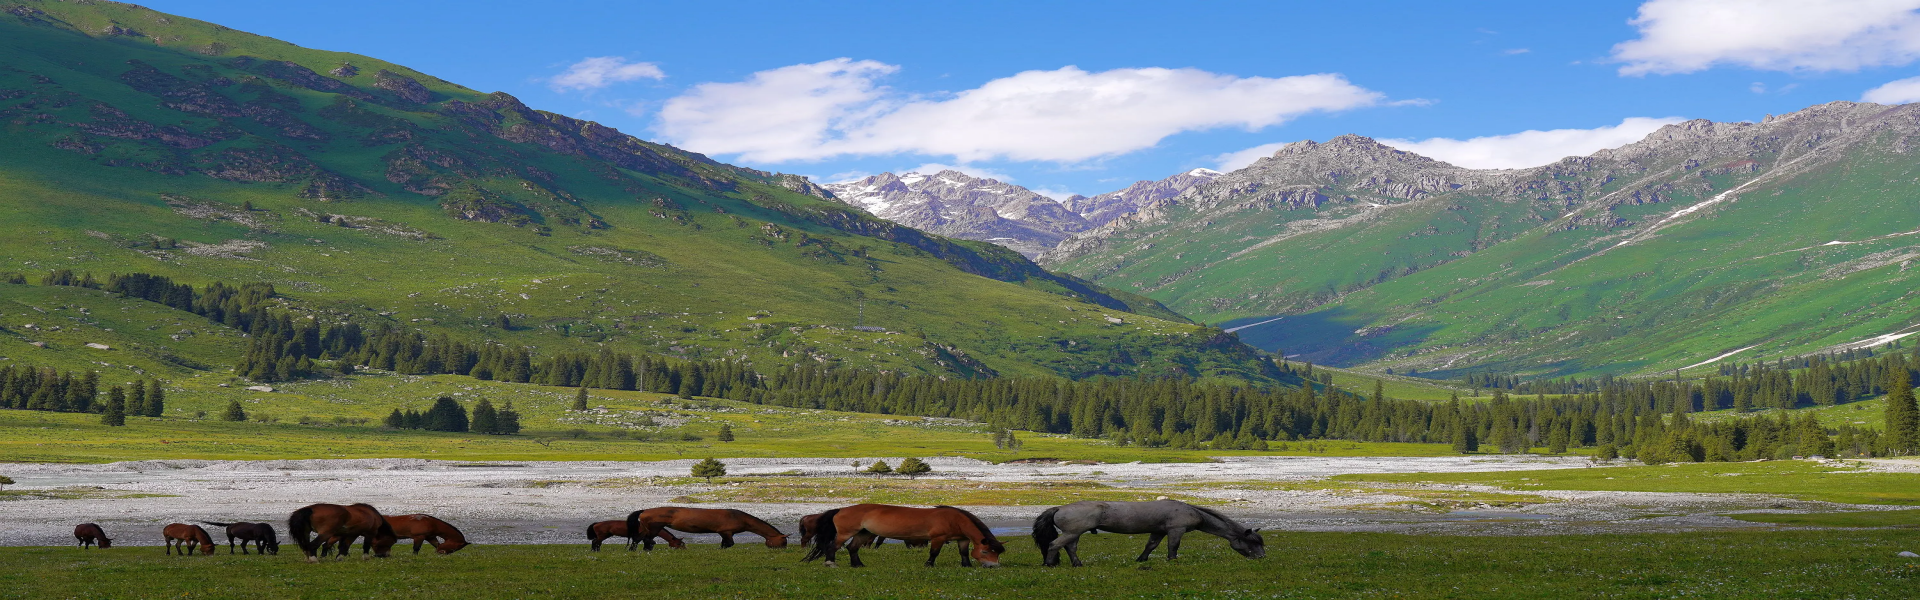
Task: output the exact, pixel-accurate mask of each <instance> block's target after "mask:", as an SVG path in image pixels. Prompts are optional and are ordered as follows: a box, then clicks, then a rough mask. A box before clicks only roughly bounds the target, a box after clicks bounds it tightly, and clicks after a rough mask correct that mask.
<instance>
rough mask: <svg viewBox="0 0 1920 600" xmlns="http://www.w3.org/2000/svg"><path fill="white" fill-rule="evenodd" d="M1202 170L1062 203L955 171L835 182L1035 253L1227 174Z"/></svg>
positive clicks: (848, 191)
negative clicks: (1143, 206) (1146, 205)
mask: <svg viewBox="0 0 1920 600" xmlns="http://www.w3.org/2000/svg"><path fill="white" fill-rule="evenodd" d="M1219 176H1220V173H1219V172H1218V171H1213V170H1210V169H1194V170H1191V171H1187V172H1185V173H1181V174H1178V175H1174V176H1172V177H1168V178H1166V179H1162V180H1159V181H1140V182H1136V183H1134V184H1133V185H1131V186H1128V187H1127V188H1126V189H1124V190H1119V191H1115V192H1108V193H1105V194H1100V195H1098V196H1093V197H1087V196H1080V195H1074V196H1072V197H1070V198H1068V199H1067V200H1066V201H1065V202H1058V201H1055V200H1054V199H1052V198H1049V197H1047V196H1044V195H1041V194H1039V193H1037V192H1034V191H1033V190H1029V189H1027V188H1024V187H1020V186H1017V185H1013V184H1010V183H1006V182H1002V181H1000V180H997V179H988V178H981V177H973V176H971V175H967V174H966V173H962V172H959V171H954V170H945V171H941V172H939V173H934V174H932V175H927V174H923V173H901V174H897V175H896V174H893V173H881V174H879V175H874V176H872V177H868V178H865V179H861V180H858V181H851V182H846V183H834V184H827V185H826V186H823V187H825V188H826V189H827V190H829V191H831V192H832V193H833V195H834V196H835V197H837V198H839V199H840V200H842V201H844V202H846V203H848V204H852V205H854V206H858V207H860V208H864V209H866V210H867V212H870V213H873V214H874V216H877V217H880V218H883V219H886V220H889V221H893V222H895V223H899V224H901V225H906V226H908V227H913V228H915V229H920V230H923V231H928V232H932V233H937V234H940V235H944V236H949V237H957V238H961V239H969V240H980V241H985V242H993V243H995V244H999V245H1002V246H1006V247H1008V248H1012V249H1014V250H1016V251H1019V252H1020V253H1021V254H1025V255H1027V256H1028V257H1035V256H1039V255H1041V254H1042V253H1043V252H1046V251H1048V250H1050V249H1052V248H1053V247H1054V246H1055V245H1057V244H1059V243H1060V241H1061V240H1063V239H1066V238H1067V236H1070V235H1073V234H1074V233H1078V232H1081V231H1086V230H1087V229H1088V228H1090V227H1093V226H1097V225H1103V224H1105V223H1107V222H1109V221H1112V220H1114V219H1115V218H1117V217H1119V216H1121V215H1124V214H1126V213H1129V212H1132V211H1134V210H1135V209H1137V208H1139V207H1140V206H1142V205H1145V204H1148V203H1151V202H1154V201H1158V200H1162V199H1165V198H1169V197H1172V196H1174V195H1176V194H1179V193H1180V192H1183V191H1186V190H1187V189H1190V188H1192V187H1194V186H1197V185H1201V184H1204V183H1207V182H1209V181H1212V180H1213V179H1214V178H1215V177H1219Z"/></svg>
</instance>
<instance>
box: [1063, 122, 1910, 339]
mask: <svg viewBox="0 0 1920 600" xmlns="http://www.w3.org/2000/svg"><path fill="white" fill-rule="evenodd" d="M1916 144H1920V105H1904V106H1883V105H1876V104H1865V103H1853V102H1835V103H1830V104H1824V105H1820V106H1815V107H1811V108H1808V109H1805V110H1801V111H1798V112H1795V113H1792V114H1787V115H1778V116H1769V117H1768V118H1766V119H1765V120H1763V121H1761V122H1758V123H1715V122H1710V121H1704V120H1695V121H1688V122H1684V123H1677V124H1674V125H1670V126H1667V127H1665V128H1662V129H1660V130H1659V131H1656V132H1654V133H1653V134H1651V135H1649V136H1648V137H1647V138H1646V139H1644V140H1641V141H1639V142H1636V143H1633V144H1629V145H1627V146H1623V147H1621V148H1617V149H1611V150H1604V151H1601V152H1597V153H1595V154H1593V155H1591V156H1584V157H1570V158H1566V159H1563V160H1561V161H1558V162H1555V163H1553V164H1549V165H1545V166H1541V167H1535V168H1530V169H1516V170H1475V169H1465V168H1460V167H1455V166H1452V165H1448V164H1446V163H1443V162H1439V161H1435V160H1432V159H1429V158H1426V157H1422V156H1418V155H1415V154H1411V153H1408V152H1403V151H1399V150H1395V149H1392V148H1389V147H1386V146H1384V145H1381V144H1378V143H1376V142H1374V141H1372V140H1370V139H1367V138H1364V137H1359V136H1341V137H1338V138H1334V139H1332V140H1328V141H1327V142H1324V143H1314V142H1300V143H1296V144H1291V145H1288V146H1286V147H1284V148H1282V149H1280V150H1279V151H1277V152H1275V153H1274V155H1273V156H1270V157H1267V158H1264V159H1261V160H1260V161H1259V162H1256V163H1255V164H1253V165H1251V166H1248V167H1247V168H1245V169H1242V170H1239V171H1235V172H1233V173H1228V174H1225V175H1222V176H1220V177H1218V178H1216V179H1214V180H1213V181H1212V182H1210V183H1207V184H1204V185H1200V186H1197V187H1193V188H1191V189H1188V190H1186V191H1185V192H1182V193H1180V194H1178V195H1175V196H1172V197H1168V198H1165V199H1161V200H1158V201H1154V202H1149V203H1147V204H1145V205H1143V206H1141V207H1140V208H1139V209H1138V210H1136V211H1134V212H1132V213H1130V214H1127V215H1124V216H1121V217H1119V218H1117V219H1114V220H1113V221H1111V222H1108V223H1106V224H1104V225H1100V226H1098V227H1095V228H1092V229H1089V230H1087V231H1084V232H1081V233H1078V234H1075V235H1074V236H1072V237H1071V238H1069V239H1067V240H1064V241H1063V242H1061V243H1060V244H1059V245H1058V246H1057V247H1056V248H1055V249H1054V250H1052V251H1050V252H1049V253H1047V254H1045V255H1043V256H1042V257H1041V261H1042V262H1043V264H1048V265H1050V266H1052V267H1054V268H1057V269H1062V270H1065V271H1067V272H1069V273H1073V274H1077V275H1080V276H1082V277H1087V278H1090V279H1093V280H1095V281H1098V282H1101V283H1104V284H1107V285H1110V286H1115V287H1120V288H1123V289H1133V290H1136V291H1139V292H1141V293H1144V294H1146V295H1148V296H1150V297H1153V298H1155V299H1158V300H1161V301H1162V302H1164V303H1166V304H1168V305H1169V306H1171V307H1173V308H1174V309H1176V310H1178V311H1180V312H1182V313H1183V314H1186V315H1188V316H1191V317H1194V318H1196V319H1200V320H1204V321H1210V322H1221V323H1225V324H1228V325H1237V324H1241V323H1256V322H1267V321H1270V320H1271V322H1270V323H1269V324H1266V325H1261V326H1259V327H1252V328H1248V329H1246V330H1243V331H1240V335H1241V336H1242V337H1243V338H1244V339H1248V340H1250V341H1254V342H1257V343H1259V344H1260V345H1263V346H1265V347H1268V348H1284V349H1285V350H1286V351H1288V352H1289V353H1299V354H1304V355H1306V356H1307V357H1308V358H1312V359H1315V360H1317V361H1319V362H1326V363H1330V364H1345V365H1362V366H1367V365H1372V366H1381V367H1386V366H1392V367H1396V368H1398V369H1400V370H1401V371H1403V372H1404V371H1406V370H1418V371H1441V372H1459V371H1464V370H1472V369H1483V370H1484V369H1501V370H1513V371H1531V372H1537V373H1579V372H1596V371H1606V372H1626V371H1635V370H1646V369H1663V368H1674V367H1687V366H1692V365H1695V364H1697V363H1699V362H1701V361H1706V360H1708V359H1711V358H1714V357H1717V356H1721V355H1722V354H1725V353H1727V352H1730V351H1734V350H1741V351H1742V352H1744V354H1739V355H1737V356H1738V358H1739V359H1753V358H1760V357H1768V356H1788V355H1794V354H1798V353H1806V352H1816V351H1820V350H1822V349H1825V348H1829V347H1835V346H1838V345H1843V344H1847V343H1851V342H1855V341H1858V340H1862V339H1868V338H1872V337H1874V336H1878V335H1882V334H1894V333H1896V332H1899V331H1902V330H1905V329H1906V328H1908V327H1910V326H1920V320H1917V319H1916V318H1915V317H1914V315H1917V314H1920V304H1916V300H1917V299H1920V295H1916V294H1915V293H1913V292H1911V290H1912V289H1914V285H1913V284H1914V283H1915V281H1916V274H1920V270H1914V269H1909V267H1910V266H1911V265H1912V263H1913V261H1915V260H1920V211H1915V210H1914V209H1913V207H1914V206H1916V205H1920V204H1917V202H1920V200H1916V198H1920V161H1916V160H1915V158H1916V156H1915V154H1914V152H1913V150H1914V148H1915V146H1916ZM1274 319H1277V320H1274Z"/></svg>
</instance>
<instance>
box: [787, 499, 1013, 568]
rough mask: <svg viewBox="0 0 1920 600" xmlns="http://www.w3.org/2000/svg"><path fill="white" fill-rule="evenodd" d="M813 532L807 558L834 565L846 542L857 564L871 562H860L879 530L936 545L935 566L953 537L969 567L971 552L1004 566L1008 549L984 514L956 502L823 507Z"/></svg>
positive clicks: (933, 549) (929, 563) (881, 533)
mask: <svg viewBox="0 0 1920 600" xmlns="http://www.w3.org/2000/svg"><path fill="white" fill-rule="evenodd" d="M813 535H814V537H813V551H812V552H808V553H807V557H806V558H805V559H802V560H808V561H811V560H813V559H816V558H820V557H822V556H825V557H826V558H827V566H829V567H831V566H835V565H834V562H833V554H834V552H835V551H836V550H838V549H839V548H840V547H841V546H845V547H846V548H847V556H848V557H850V559H851V562H852V565H853V566H855V567H863V566H866V565H863V564H861V563H860V548H862V547H864V546H866V545H868V544H870V543H872V541H873V538H874V537H877V536H885V537H889V538H893V539H896V540H901V541H906V542H926V543H927V544H928V546H930V549H929V550H928V551H927V566H929V567H931V566H933V561H934V559H936V558H939V557H940V547H941V546H944V545H946V543H947V542H957V543H959V544H960V566H963V567H971V566H973V562H972V561H971V560H969V558H968V557H969V556H971V557H972V558H977V559H980V564H981V566H987V567H998V566H1000V555H1001V554H1002V553H1005V552H1006V551H1007V548H1006V546H1004V545H1002V544H1001V543H1000V540H998V539H996V538H994V537H993V531H992V530H991V529H988V528H987V524H986V523H984V522H982V521H981V520H980V517H976V516H973V513H970V512H967V511H964V510H960V509H958V508H954V507H951V506H936V507H933V508H913V507H909V506H890V505H886V504H856V505H853V506H849V507H846V508H836V509H833V510H829V511H827V512H823V513H820V520H819V531H816V532H814V534H813Z"/></svg>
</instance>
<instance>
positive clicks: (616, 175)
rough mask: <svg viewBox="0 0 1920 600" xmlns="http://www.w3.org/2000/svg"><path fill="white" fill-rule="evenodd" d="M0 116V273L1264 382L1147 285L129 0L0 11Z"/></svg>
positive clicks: (984, 364)
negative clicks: (1117, 286)
mask: <svg viewBox="0 0 1920 600" xmlns="http://www.w3.org/2000/svg"><path fill="white" fill-rule="evenodd" d="M0 127H4V129H5V135H4V136H0V221H3V222H5V223H7V224H8V227H9V230H10V231H14V232H17V233H18V234H17V235H9V236H5V237H4V238H0V272H3V271H15V272H21V273H27V274H29V275H30V276H31V277H37V276H38V275H39V274H40V273H44V272H46V271H49V270H53V269H73V270H75V271H77V272H92V273H94V274H96V275H99V276H102V277H104V276H105V275H106V274H108V273H124V272H134V271H139V272H148V273H155V274H160V275H166V276H170V277H173V278H175V279H177V280H180V281H184V282H189V283H195V284H205V283H208V282H211V281H215V280H219V281H227V282H230V283H236V284H237V283H242V282H248V281H267V282H271V283H273V284H274V285H275V287H276V289H278V290H279V291H280V292H281V293H282V295H283V296H285V298H284V300H285V302H286V305H287V306H288V307H289V308H290V309H293V310H297V311H302V312H308V313H314V314H321V315H325V316H326V317H328V318H332V319H342V318H345V319H353V320H357V321H362V322H365V323H368V324H369V325H372V324H378V323H390V324H403V325H405V326H407V327H415V328H419V329H423V330H428V331H446V332H449V333H452V334H454V335H455V336H456V337H458V338H463V339H470V340H478V339H489V340H497V341H501V342H506V343H513V344H520V345H527V346H533V347H537V348H539V349H540V350H541V351H543V352H544V351H549V350H564V349H587V348H597V347H601V346H608V347H612V348H615V349H621V350H629V351H647V352H653V353H658V354H664V355H670V356H679V357H685V358H704V359H721V358H725V359H735V360H744V361H748V362H753V363H756V364H782V363H793V362H798V361H814V362H824V363H830V364H840V365H846V366H851V367H862V368H882V369H894V370H904V371H909V372H926V373H940V374H959V375H981V374H1003V375H1046V374H1052V375H1064V376H1070V377H1080V376H1087V375H1094V374H1130V373H1156V374H1188V375H1195V376H1203V377H1212V376H1225V377H1235V378H1243V379H1244V378H1255V379H1258V378H1262V377H1265V376H1266V374H1267V373H1268V372H1269V371H1268V368H1267V367H1266V366H1265V363H1264V362H1263V361H1261V360H1259V359H1258V358H1257V357H1255V356H1254V355H1253V353H1252V352H1251V351H1250V350H1249V349H1247V348H1245V347H1243V346H1240V345H1238V344H1237V343H1236V342H1234V341H1233V340H1232V339H1231V338H1227V337H1221V336H1219V334H1218V332H1217V331H1216V330H1211V329H1208V328H1205V327H1200V326H1195V325H1193V324H1190V323H1188V322H1186V321H1185V320H1183V319H1181V318H1180V317H1178V316H1177V315H1174V314H1173V313H1171V312H1170V311H1167V310H1166V309H1165V308H1163V307H1161V306H1159V305H1158V304H1156V303H1154V302H1153V301H1151V300H1147V299H1145V298H1141V297H1138V296H1133V295H1129V294H1125V293H1119V292H1108V291H1106V290H1103V289H1101V288H1099V287H1097V286H1093V285H1091V284H1087V283H1085V282H1083V281H1080V280H1077V279H1074V278H1071V277H1066V276H1060V275H1056V274H1053V273H1049V272H1046V271H1044V270H1042V269H1040V268H1039V267H1037V266H1035V265H1033V264H1032V263H1031V262H1028V261H1026V260H1025V259H1024V258H1022V257H1020V256H1018V255H1017V254H1015V253H1013V252H1011V251H1007V250H1005V249H1002V248H998V247H996V246H992V245H989V244H982V243H975V242H958V241H952V240H946V239H943V238H938V237H935V236H930V235H927V234H923V233H920V232H917V231H913V230H910V229H906V228H903V227H897V226H893V225H891V224H888V223H884V222H881V221H877V220H874V219H872V218H871V217H867V216H865V215H863V214H859V213H856V212H853V211H851V210H848V209H846V208H845V207H844V206H843V205H840V204H838V203H835V202H831V201H828V200H825V199H823V198H820V197H816V196H814V195H809V193H814V194H817V193H818V191H817V190H818V188H815V187H813V186H812V184H810V183H808V182H806V181H805V180H804V179H800V178H796V177H791V176H783V175H778V174H771V173H763V172H759V171H753V170H749V169H741V168H737V167H731V166H727V165H722V164H719V163H715V162H713V161H711V160H709V159H707V158H706V157H703V156H700V155H697V154H692V153H688V152H685V151H682V150H678V149H675V148H672V147H669V146H664V145H659V144H652V143H648V142H645V141H642V140H638V139H635V138H632V137H629V136H626V135H624V134H621V133H619V132H617V131H614V130H612V129H609V128H606V127H603V126H600V125H598V124H595V123H591V122H586V121H579V120H575V119H571V118H567V117H564V116H560V115H555V114H551V113H545V112H540V111H537V110H533V109H530V108H528V107H526V106H524V105H521V104H520V103H519V102H518V101H517V100H515V99H514V98H512V97H511V96H507V95H505V94H500V93H494V94H482V93H479V92H476V91H473V90H469V89H466V88H463V87H460V86H458V85H456V84H453V83H449V82H445V81H441V80H439V79H436V78H433V77H432V76H430V75H427V74H424V73H419V72H416V71H413V70H410V69H407V68H405V67H403V66H400V65H393V64H390V63H385V62H382V61H379V60H377V59H373V58H369V57H363V56H358V55H351V54H344V53H337V52H326V51H320V50H312V49H307V48H300V47H298V46H293V45H291V44H286V43H284V42H280V41H277V40H272V39H269V38H264V37H259V36H254V35H251V34H246V33H243V32H237V31H233V30H230V29H227V28H224V27H221V26H219V25H214V24H210V23H205V22H201V21H195V20H192V19H187V18H183V17H178V16H172V15H165V14H162V13H158V12H154V11H150V10H147V9H144V8H139V7H135V6H132V5H123V4H115V3H105V2H89V3H65V2H27V3H24V4H19V5H15V6H14V8H12V9H10V10H8V11H7V12H6V13H4V14H0ZM0 287H8V288H9V289H6V290H0V294H3V295H6V296H8V297H9V298H10V297H12V296H13V295H16V294H20V293H27V292H21V291H18V290H15V289H12V286H0ZM43 293H47V292H39V291H36V292H31V293H29V296H32V295H33V294H43ZM6 301H8V300H0V302H6ZM36 301H37V300H36ZM29 312H30V311H29ZM502 316H505V317H506V318H507V319H508V322H509V323H511V325H512V326H511V327H510V328H508V329H504V330H503V329H501V328H499V327H497V326H495V324H497V323H498V322H499V319H500V317H502ZM855 325H865V326H867V327H869V328H871V329H865V330H857V329H855V327H854V326H855ZM169 327H171V326H169ZM122 330H123V331H124V330H125V329H124V328H122ZM14 333H16V334H18V335H21V336H22V337H23V339H24V337H31V336H24V335H23V334H19V332H14ZM7 343H10V342H8V341H4V340H0V344H7ZM149 344H150V345H151V344H157V342H151V341H150V342H149ZM5 351H6V352H8V353H9V356H13V357H15V358H17V359H20V360H23V361H28V362H34V363H36V364H41V363H56V362H62V361H69V359H67V358H62V357H57V356H38V355H37V354H40V353H39V352H37V351H25V350H5ZM205 352H214V351H213V350H206V351H205ZM215 354H217V352H215ZM194 360H195V361H197V362H199V363H201V364H207V365H217V364H219V363H220V361H219V360H217V356H214V355H213V354H203V355H200V356H199V357H198V358H194ZM230 361H231V359H228V362H230Z"/></svg>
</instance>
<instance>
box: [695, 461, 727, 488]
mask: <svg viewBox="0 0 1920 600" xmlns="http://www.w3.org/2000/svg"><path fill="white" fill-rule="evenodd" d="M726 474H727V464H726V463H723V462H720V461H717V460H714V459H713V458H712V457H708V458H707V459H706V460H703V461H700V462H697V463H693V476H694V477H705V478H707V482H708V483H712V482H713V478H715V477H723V476H725V475H726Z"/></svg>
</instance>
